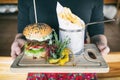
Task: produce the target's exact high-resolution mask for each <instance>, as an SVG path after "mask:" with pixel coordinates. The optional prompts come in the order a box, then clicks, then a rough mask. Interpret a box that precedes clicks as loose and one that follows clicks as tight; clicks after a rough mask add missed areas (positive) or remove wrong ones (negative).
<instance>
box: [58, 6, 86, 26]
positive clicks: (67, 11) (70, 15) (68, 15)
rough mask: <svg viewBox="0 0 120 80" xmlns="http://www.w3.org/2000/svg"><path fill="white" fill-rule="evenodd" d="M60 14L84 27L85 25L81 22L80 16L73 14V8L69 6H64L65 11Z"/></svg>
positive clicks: (63, 17)
mask: <svg viewBox="0 0 120 80" xmlns="http://www.w3.org/2000/svg"><path fill="white" fill-rule="evenodd" d="M58 16H59V17H61V18H62V19H64V20H68V21H70V22H71V23H73V24H77V25H78V26H82V27H84V25H83V24H82V23H81V22H80V18H79V17H78V16H76V15H75V14H73V13H72V12H71V10H70V9H69V8H67V7H64V9H63V11H62V12H61V13H59V14H58Z"/></svg>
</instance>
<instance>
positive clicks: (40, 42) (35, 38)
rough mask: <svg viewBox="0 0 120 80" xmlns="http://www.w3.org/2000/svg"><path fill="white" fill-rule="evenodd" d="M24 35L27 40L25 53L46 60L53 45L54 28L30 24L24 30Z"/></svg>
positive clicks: (42, 24)
mask: <svg viewBox="0 0 120 80" xmlns="http://www.w3.org/2000/svg"><path fill="white" fill-rule="evenodd" d="M23 35H24V36H25V38H26V39H27V42H26V44H25V46H24V53H25V54H26V55H27V56H32V57H34V58H40V57H43V58H44V57H45V56H46V54H47V52H48V47H49V45H50V44H51V39H52V28H51V27H50V26H49V25H47V24H45V23H36V24H30V25H28V26H26V27H25V28H24V30H23Z"/></svg>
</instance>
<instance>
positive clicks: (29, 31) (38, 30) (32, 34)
mask: <svg viewBox="0 0 120 80" xmlns="http://www.w3.org/2000/svg"><path fill="white" fill-rule="evenodd" d="M51 33H52V28H51V27H50V26H49V25H47V24H45V23H35V24H30V25H28V26H27V27H25V28H24V30H23V35H24V36H25V37H26V38H27V39H29V40H37V41H44V40H45V39H46V40H47V39H49V35H50V34H51Z"/></svg>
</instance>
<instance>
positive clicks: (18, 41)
mask: <svg viewBox="0 0 120 80" xmlns="http://www.w3.org/2000/svg"><path fill="white" fill-rule="evenodd" d="M22 36H23V35H22V34H17V35H16V37H15V40H14V42H13V43H12V45H11V57H12V58H13V59H15V58H16V57H17V56H18V55H19V54H20V53H21V48H22V47H23V46H24V44H25V42H26V41H25V40H24V39H22V38H21V37H22Z"/></svg>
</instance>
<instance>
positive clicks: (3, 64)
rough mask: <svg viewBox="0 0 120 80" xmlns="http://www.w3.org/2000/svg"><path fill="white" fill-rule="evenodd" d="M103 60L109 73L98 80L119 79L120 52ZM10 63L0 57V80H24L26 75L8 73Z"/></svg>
mask: <svg viewBox="0 0 120 80" xmlns="http://www.w3.org/2000/svg"><path fill="white" fill-rule="evenodd" d="M104 58H105V60H106V61H107V62H108V64H109V66H110V72H109V73H104V74H98V77H99V80H110V78H111V80H112V79H113V80H115V79H114V78H116V79H118V78H119V79H120V77H119V76H120V52H111V53H109V55H107V56H105V57H104ZM12 62H13V60H12V59H11V57H3V56H1V57H0V80H26V78H27V73H13V72H11V71H10V65H11V64H12Z"/></svg>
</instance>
